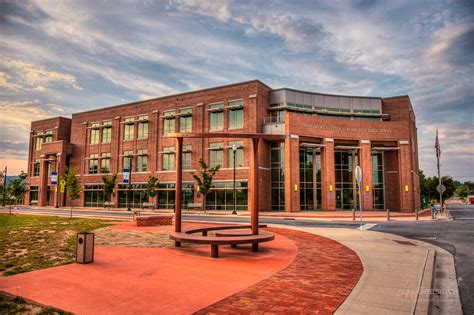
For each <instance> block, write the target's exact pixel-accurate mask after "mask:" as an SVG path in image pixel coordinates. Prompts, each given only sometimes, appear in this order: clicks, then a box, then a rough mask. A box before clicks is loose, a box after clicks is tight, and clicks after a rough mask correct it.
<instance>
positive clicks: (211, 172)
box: [176, 159, 221, 211]
mask: <svg viewBox="0 0 474 315" xmlns="http://www.w3.org/2000/svg"><path fill="white" fill-rule="evenodd" d="M199 164H200V165H201V172H200V173H199V175H197V174H194V173H192V175H193V177H194V179H195V180H196V182H197V184H198V185H197V187H198V192H199V193H201V194H202V196H203V203H202V209H203V211H205V209H206V197H207V195H208V194H209V193H210V192H211V187H212V180H213V179H214V176H215V175H216V173H217V171H219V169H220V168H221V166H220V165H217V166H214V167H211V168H209V166H208V165H207V164H206V162H204V160H203V159H200V160H199ZM176 198H181V196H176Z"/></svg>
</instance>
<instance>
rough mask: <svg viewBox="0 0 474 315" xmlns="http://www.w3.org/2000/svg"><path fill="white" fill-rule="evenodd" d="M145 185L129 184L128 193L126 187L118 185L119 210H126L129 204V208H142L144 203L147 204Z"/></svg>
mask: <svg viewBox="0 0 474 315" xmlns="http://www.w3.org/2000/svg"><path fill="white" fill-rule="evenodd" d="M146 186H147V185H146V184H130V192H129V191H128V188H129V187H128V185H124V184H120V185H118V197H119V204H118V206H119V208H127V207H128V205H129V204H130V207H131V208H142V207H143V203H144V202H148V196H147V194H146Z"/></svg>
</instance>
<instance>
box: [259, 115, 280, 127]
mask: <svg viewBox="0 0 474 315" xmlns="http://www.w3.org/2000/svg"><path fill="white" fill-rule="evenodd" d="M284 123H285V118H284V117H280V116H270V117H265V118H263V124H264V125H267V124H284Z"/></svg>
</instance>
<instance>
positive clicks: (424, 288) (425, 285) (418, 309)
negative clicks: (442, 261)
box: [413, 249, 436, 314]
mask: <svg viewBox="0 0 474 315" xmlns="http://www.w3.org/2000/svg"><path fill="white" fill-rule="evenodd" d="M435 266H436V250H434V249H428V250H427V253H426V259H425V266H424V268H423V274H422V276H421V279H420V287H419V288H418V296H417V298H416V303H415V307H414V310H413V314H428V313H429V310H430V305H431V302H432V294H433V284H434V276H435Z"/></svg>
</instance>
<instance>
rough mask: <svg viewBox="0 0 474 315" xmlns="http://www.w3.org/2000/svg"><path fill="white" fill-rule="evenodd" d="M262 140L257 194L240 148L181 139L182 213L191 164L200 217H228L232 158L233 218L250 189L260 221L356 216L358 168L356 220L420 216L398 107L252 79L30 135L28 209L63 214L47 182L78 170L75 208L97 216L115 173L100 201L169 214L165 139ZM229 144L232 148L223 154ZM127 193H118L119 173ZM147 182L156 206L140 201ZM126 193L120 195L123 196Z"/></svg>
mask: <svg viewBox="0 0 474 315" xmlns="http://www.w3.org/2000/svg"><path fill="white" fill-rule="evenodd" d="M175 132H179V133H190V132H194V133H212V132H218V133H222V132H224V133H264V134H272V135H281V139H282V140H279V141H266V140H265V141H262V143H261V144H260V145H259V151H258V156H259V178H260V183H259V185H258V187H252V185H251V184H250V183H251V182H250V181H249V178H250V177H251V175H252V174H250V168H249V166H250V165H249V163H250V151H251V150H250V149H249V148H250V145H251V140H249V139H215V138H209V139H185V140H184V146H183V149H184V150H183V155H182V162H183V164H182V165H183V186H182V189H183V194H182V198H183V199H182V200H183V201H182V203H183V205H186V204H189V203H202V196H201V195H200V194H199V192H198V191H197V189H196V184H195V182H194V180H193V177H192V174H193V172H197V171H199V160H200V159H203V160H204V161H206V162H207V163H208V164H209V165H211V166H215V165H220V166H221V169H220V170H219V172H218V173H217V175H216V178H215V181H214V186H213V189H212V192H211V193H210V195H208V197H207V198H206V208H207V209H209V210H232V209H233V164H234V163H233V162H234V160H233V156H234V152H233V150H232V147H234V148H235V147H237V151H236V152H235V157H236V158H235V159H236V161H235V162H236V186H237V210H246V209H247V207H248V206H247V205H248V198H249V195H250V194H249V191H251V190H252V189H259V192H260V193H259V196H260V197H259V209H260V211H287V212H295V211H315V210H322V211H334V210H350V209H353V208H355V207H356V206H357V202H358V195H357V189H356V182H355V176H354V170H355V167H356V166H357V165H359V166H360V167H361V168H362V174H363V175H362V185H361V186H362V193H361V198H362V205H363V208H364V209H365V210H385V209H390V210H392V211H401V212H413V211H415V209H419V208H420V198H419V181H418V143H417V129H416V120H415V114H414V112H413V108H412V105H411V103H410V99H409V97H408V96H397V97H391V98H380V97H358V96H341V95H329V94H321V93H313V92H305V91H298V90H293V89H288V88H282V89H276V90H275V89H271V88H270V87H268V86H267V85H265V84H264V83H262V82H260V81H258V80H255V81H249V82H242V83H236V84H231V85H226V86H221V87H215V88H210V89H205V90H200V91H192V92H187V93H182V94H178V95H171V96H166V97H160V98H156V99H151V100H146V101H140V102H135V103H129V104H123V105H118V106H113V107H107V108H101V109H97V110H91V111H86V112H81V113H77V114H73V115H72V118H71V119H69V118H64V117H56V118H51V119H45V120H41V121H35V122H32V124H31V131H30V148H29V159H28V163H29V164H28V165H29V171H28V174H29V178H28V184H29V189H30V192H29V195H28V196H27V198H26V200H25V202H26V203H27V204H38V205H40V206H46V205H49V206H56V205H58V206H65V205H69V204H70V201H69V200H67V198H66V196H65V195H66V193H61V192H60V191H57V189H56V185H51V173H52V172H57V173H59V175H60V176H61V175H63V174H64V172H65V169H66V167H69V168H72V169H77V171H78V177H79V179H80V181H81V183H82V187H83V191H82V193H81V197H80V198H79V199H77V200H75V201H74V206H85V207H102V206H104V202H105V201H106V200H104V199H105V198H104V193H103V190H102V176H103V175H110V174H118V185H117V187H116V190H115V192H114V194H113V196H112V199H111V202H112V203H113V205H114V206H115V207H119V208H126V207H127V205H128V203H130V205H131V207H133V208H138V207H141V206H142V205H143V203H151V202H153V203H154V204H155V205H156V206H157V208H159V209H173V207H174V198H175V192H174V188H175V176H176V174H175V171H174V169H175V152H174V151H175V139H174V138H170V137H167V135H169V134H171V133H175ZM234 144H235V146H234ZM130 165H131V170H132V174H131V185H130V186H127V185H124V184H122V180H123V169H128V168H130ZM150 176H155V177H157V178H158V179H159V189H158V196H157V197H155V198H148V197H147V195H146V192H145V189H146V182H147V181H148V178H149V177H150ZM129 188H130V191H129V192H127V190H128V189H129Z"/></svg>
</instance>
